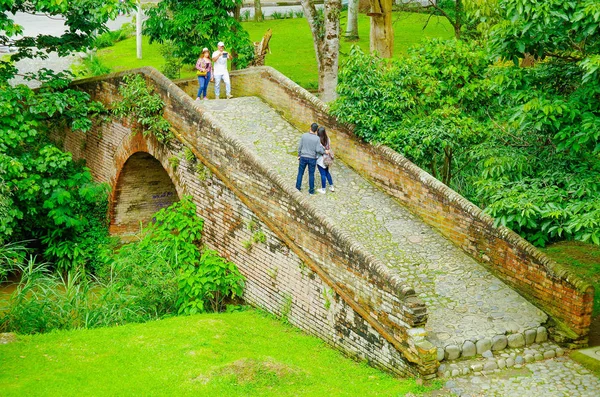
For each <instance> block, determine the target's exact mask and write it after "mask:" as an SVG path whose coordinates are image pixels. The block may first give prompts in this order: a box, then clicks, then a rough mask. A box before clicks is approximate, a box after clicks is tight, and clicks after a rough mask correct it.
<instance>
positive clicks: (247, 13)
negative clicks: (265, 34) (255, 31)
mask: <svg viewBox="0 0 600 397" xmlns="http://www.w3.org/2000/svg"><path fill="white" fill-rule="evenodd" d="M249 20H250V10H244V11H243V12H242V13H241V14H240V21H242V22H247V21H249Z"/></svg>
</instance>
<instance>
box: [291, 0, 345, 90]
mask: <svg viewBox="0 0 600 397" xmlns="http://www.w3.org/2000/svg"><path fill="white" fill-rule="evenodd" d="M301 3H302V9H303V10H304V15H306V19H307V21H308V25H309V27H310V31H311V33H312V36H313V44H314V47H315V55H316V58H317V66H318V69H319V94H320V97H321V100H323V101H324V102H329V101H332V100H334V99H335V98H336V96H337V94H336V87H337V74H338V62H339V49H340V38H339V37H340V12H341V9H342V3H341V1H340V0H326V1H325V4H324V12H323V13H322V14H321V13H319V12H317V10H316V8H315V3H314V0H301Z"/></svg>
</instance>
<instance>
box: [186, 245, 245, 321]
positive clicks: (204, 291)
mask: <svg viewBox="0 0 600 397" xmlns="http://www.w3.org/2000/svg"><path fill="white" fill-rule="evenodd" d="M182 270H183V273H182V275H181V277H180V279H179V291H180V297H179V300H178V301H177V306H178V307H179V313H185V314H195V313H201V312H204V311H213V312H220V311H223V310H224V309H225V300H226V299H233V298H236V297H241V296H242V293H243V288H244V278H243V276H242V275H241V274H240V272H239V270H238V269H237V266H235V264H233V263H232V262H229V261H227V260H225V259H223V258H221V257H220V256H219V255H218V253H217V252H216V251H213V250H209V249H205V250H204V251H203V252H202V256H201V257H200V260H199V262H198V264H197V265H196V266H194V265H192V264H188V265H187V266H185V267H184V268H183V269H182Z"/></svg>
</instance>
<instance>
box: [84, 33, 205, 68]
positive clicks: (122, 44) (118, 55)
mask: <svg viewBox="0 0 600 397" xmlns="http://www.w3.org/2000/svg"><path fill="white" fill-rule="evenodd" d="M135 40H136V38H135V37H130V38H128V39H125V40H122V41H119V42H118V43H115V45H114V46H112V47H108V48H103V49H101V50H98V51H97V52H96V56H97V57H98V58H99V59H100V61H101V62H102V64H103V65H104V66H107V67H109V68H110V69H111V71H112V72H120V71H122V70H128V69H135V68H141V67H143V66H153V67H154V68H156V69H158V70H161V69H162V67H163V65H164V63H165V61H164V59H163V57H162V55H161V54H160V44H157V43H153V44H150V43H149V39H148V37H143V38H142V59H137V55H136V54H137V50H136V41H135ZM195 75H196V73H195V72H194V65H188V66H186V67H184V68H183V69H182V70H181V77H182V78H186V77H193V76H195Z"/></svg>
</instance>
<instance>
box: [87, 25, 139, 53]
mask: <svg viewBox="0 0 600 397" xmlns="http://www.w3.org/2000/svg"><path fill="white" fill-rule="evenodd" d="M134 34H135V27H134V26H133V24H131V23H125V24H123V26H121V28H120V29H117V30H111V31H108V32H104V33H102V34H100V35H98V36H97V37H96V38H95V40H94V47H96V48H98V49H100V48H106V47H111V46H113V45H114V44H115V43H118V42H119V41H123V40H125V39H127V38H128V37H131V36H133V35H134Z"/></svg>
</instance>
